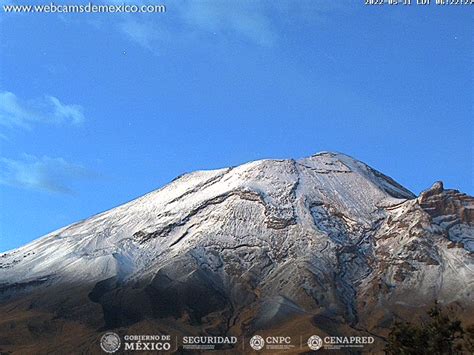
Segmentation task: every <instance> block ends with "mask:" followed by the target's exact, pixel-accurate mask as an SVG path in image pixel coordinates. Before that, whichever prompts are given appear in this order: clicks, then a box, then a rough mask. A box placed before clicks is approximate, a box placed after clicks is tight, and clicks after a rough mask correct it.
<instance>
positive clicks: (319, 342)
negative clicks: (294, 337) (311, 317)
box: [308, 335, 323, 350]
mask: <svg viewBox="0 0 474 355" xmlns="http://www.w3.org/2000/svg"><path fill="white" fill-rule="evenodd" d="M308 346H309V348H310V349H311V350H319V349H321V348H322V347H323V339H321V338H320V337H319V336H317V335H312V336H310V337H309V339H308Z"/></svg>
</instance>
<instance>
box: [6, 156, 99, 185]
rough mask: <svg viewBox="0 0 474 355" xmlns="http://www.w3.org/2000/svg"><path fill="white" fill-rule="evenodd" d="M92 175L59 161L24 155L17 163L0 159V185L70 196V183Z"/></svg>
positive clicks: (80, 168) (58, 159) (46, 157)
mask: <svg viewBox="0 0 474 355" xmlns="http://www.w3.org/2000/svg"><path fill="white" fill-rule="evenodd" d="M92 176H93V174H92V173H91V172H89V171H88V170H87V169H86V168H84V167H83V166H82V165H80V164H75V163H71V162H68V161H66V160H65V159H63V158H52V157H49V156H42V157H36V156H34V155H28V154H24V155H23V156H22V158H21V159H18V160H14V159H9V158H4V157H0V184H1V185H6V186H13V187H18V188H22V189H29V190H36V191H46V192H53V193H60V194H71V193H73V190H72V188H71V187H70V185H71V183H72V182H73V181H75V180H80V179H84V178H90V177H92Z"/></svg>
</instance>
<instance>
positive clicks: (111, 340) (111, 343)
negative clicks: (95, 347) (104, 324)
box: [100, 332, 122, 354]
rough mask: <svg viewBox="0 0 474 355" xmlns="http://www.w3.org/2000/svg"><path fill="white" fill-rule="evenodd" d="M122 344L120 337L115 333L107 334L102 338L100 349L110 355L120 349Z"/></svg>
mask: <svg viewBox="0 0 474 355" xmlns="http://www.w3.org/2000/svg"><path fill="white" fill-rule="evenodd" d="M121 343H122V342H121V341H120V337H119V335H118V334H116V333H114V332H107V333H105V334H104V335H102V337H101V338H100V347H101V348H102V350H104V351H105V352H106V353H109V354H112V353H114V352H116V351H117V350H118V349H120V345H121Z"/></svg>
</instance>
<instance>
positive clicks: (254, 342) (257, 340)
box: [250, 335, 265, 350]
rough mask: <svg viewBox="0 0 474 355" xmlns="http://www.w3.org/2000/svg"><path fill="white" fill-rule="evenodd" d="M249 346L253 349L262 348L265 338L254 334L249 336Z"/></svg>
mask: <svg viewBox="0 0 474 355" xmlns="http://www.w3.org/2000/svg"><path fill="white" fill-rule="evenodd" d="M250 346H251V347H252V349H254V350H262V349H263V347H264V346H265V340H263V338H262V337H261V336H260V335H254V336H253V337H251V338H250Z"/></svg>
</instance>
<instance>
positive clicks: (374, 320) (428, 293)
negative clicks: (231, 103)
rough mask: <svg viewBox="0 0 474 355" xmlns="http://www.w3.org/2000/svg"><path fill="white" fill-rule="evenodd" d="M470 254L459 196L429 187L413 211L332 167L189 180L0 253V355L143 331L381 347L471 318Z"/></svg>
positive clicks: (383, 184) (267, 163)
mask: <svg viewBox="0 0 474 355" xmlns="http://www.w3.org/2000/svg"><path fill="white" fill-rule="evenodd" d="M473 251H474V199H473V198H472V197H470V196H467V195H465V194H461V193H459V192H458V191H456V190H444V188H443V186H442V184H441V183H436V184H435V185H433V187H432V188H431V189H429V190H427V191H425V192H424V193H422V194H421V195H420V196H419V197H418V198H416V197H415V196H414V195H413V194H412V193H411V192H410V191H408V190H407V189H405V188H404V187H402V186H401V185H399V184H398V183H396V182H395V181H393V180H392V179H391V178H389V177H387V176H385V175H383V174H382V173H380V172H378V171H376V170H374V169H372V168H370V167H369V166H367V165H365V164H363V163H361V162H359V161H357V160H355V159H353V158H351V157H348V156H346V155H343V154H337V153H329V152H323V153H319V154H316V155H314V156H311V157H309V158H305V159H299V160H261V161H255V162H251V163H248V164H244V165H241V166H239V167H235V168H227V169H220V170H214V171H199V172H194V173H190V174H185V175H183V176H181V177H179V178H177V179H175V180H174V181H173V182H171V183H170V184H168V185H167V186H165V187H163V188H161V189H159V190H156V191H154V192H151V193H149V194H147V195H145V196H143V197H141V198H138V199H136V200H134V201H132V202H129V203H127V204H124V205H122V206H120V207H117V208H114V209H112V210H110V211H107V212H104V213H101V214H99V215H96V216H94V217H91V218H89V219H87V220H84V221H81V222H78V223H75V224H73V225H70V226H68V227H65V228H63V229H60V230H58V231H55V232H53V233H50V234H48V235H46V236H44V237H42V238H40V239H38V240H36V241H34V242H32V243H30V244H28V245H26V246H24V247H21V248H19V249H16V250H13V251H9V252H7V253H4V254H0V313H2V314H4V317H3V320H0V334H3V335H1V336H0V350H2V341H1V340H3V341H4V342H5V344H6V345H4V346H3V347H4V348H5V349H7V350H8V349H13V350H18V349H19V350H20V351H21V350H22V349H25V347H28V346H29V345H31V344H33V343H35V342H36V344H37V342H38V341H39V342H40V343H41V342H44V344H43V346H44V349H49V350H51V347H48V344H52V343H53V341H54V344H56V345H55V347H54V349H55V350H58V349H59V350H58V351H64V350H65V349H67V346H69V345H64V344H75V345H74V346H76V347H79V348H82V349H89V350H90V349H91V347H92V345H91V344H93V342H94V341H95V337H94V334H96V332H100V331H102V330H103V329H129V330H130V329H144V328H146V329H154V331H155V332H156V329H160V331H163V332H167V333H169V334H181V333H186V332H187V333H191V334H232V335H249V334H253V333H255V332H256V331H259V332H260V333H262V332H263V333H264V332H266V331H270V332H271V331H273V332H274V331H275V329H280V330H282V331H286V332H294V334H295V335H298V334H299V335H306V333H308V334H311V333H314V332H315V331H317V332H319V333H320V334H328V335H331V334H334V333H338V334H344V335H346V334H349V333H350V334H355V333H357V334H359V333H364V334H372V335H375V336H376V337H377V339H378V340H379V341H378V342H376V344H375V345H374V346H375V347H376V348H377V347H378V348H379V349H380V347H381V346H383V341H382V339H383V337H384V336H385V335H386V331H387V327H388V326H389V325H390V324H391V323H392V322H393V321H394V320H397V319H412V318H413V317H415V316H416V315H417V312H422V309H423V307H429V306H430V305H431V304H432V302H433V300H434V299H438V300H439V301H440V302H442V303H444V304H446V305H450V306H451V307H452V309H453V312H459V313H460V314H461V316H463V315H464V316H465V317H466V318H467V319H468V318H469V316H472V315H473V314H474V313H473V310H474V302H473V301H472V298H473V292H474V278H473V273H474V271H473V270H474V265H473V264H474V259H473V256H472V252H473ZM0 318H2V317H0ZM38 319H41V322H46V323H47V324H50V325H49V326H46V327H39V328H40V332H42V334H43V338H41V340H38V339H37V338H35V331H32V330H31V328H32V327H31V324H32V323H34V324H36V323H35V322H37V321H38ZM48 322H50V323H48ZM12 324H15V326H14V327H13V328H12ZM42 324H43V323H42ZM33 328H34V329H36V328H35V327H33ZM66 333H67V334H68V335H65V334H66ZM19 335H20V336H21V339H22V341H21V342H19V341H18V336H19ZM64 337H67V339H69V340H68V342H61V341H59V340H58V339H60V338H64ZM45 339H46V340H45ZM47 339H49V340H47ZM52 339H53V340H52Z"/></svg>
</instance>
